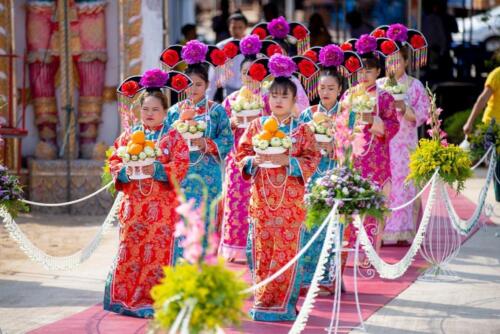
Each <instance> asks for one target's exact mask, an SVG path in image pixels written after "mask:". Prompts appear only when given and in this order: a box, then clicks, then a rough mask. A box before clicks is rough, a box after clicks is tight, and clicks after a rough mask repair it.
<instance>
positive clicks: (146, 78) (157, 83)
mask: <svg viewBox="0 0 500 334" xmlns="http://www.w3.org/2000/svg"><path fill="white" fill-rule="evenodd" d="M167 80H168V73H167V72H164V71H162V70H160V69H159V68H153V69H151V70H147V71H146V72H144V74H143V75H142V77H141V81H140V82H139V83H140V84H141V86H143V87H146V88H161V87H164V86H165V84H166V83H167Z"/></svg>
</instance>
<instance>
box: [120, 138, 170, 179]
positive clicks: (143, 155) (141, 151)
mask: <svg viewBox="0 0 500 334" xmlns="http://www.w3.org/2000/svg"><path fill="white" fill-rule="evenodd" d="M116 154H117V155H118V156H119V157H120V158H122V161H123V163H124V164H125V166H127V167H131V168H132V175H130V176H129V178H130V179H131V180H142V179H147V178H150V177H151V176H150V175H146V174H144V173H143V171H142V168H143V167H145V166H149V165H152V164H153V163H154V162H155V160H156V158H157V157H159V156H161V150H160V149H159V148H158V147H156V145H155V142H153V141H151V140H146V135H145V134H144V131H141V130H136V131H134V132H133V133H132V135H131V136H130V140H129V141H128V143H127V146H120V147H118V149H117V150H116Z"/></svg>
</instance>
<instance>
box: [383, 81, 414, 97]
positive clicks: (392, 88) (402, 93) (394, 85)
mask: <svg viewBox="0 0 500 334" xmlns="http://www.w3.org/2000/svg"><path fill="white" fill-rule="evenodd" d="M382 89H384V90H385V91H387V92H389V93H390V94H391V95H392V97H393V98H394V100H395V101H403V100H404V99H405V98H406V91H407V90H408V87H407V86H406V85H404V84H400V83H398V82H397V80H396V79H395V77H393V76H390V77H389V78H388V79H387V80H386V82H385V84H384V86H383V87H382Z"/></svg>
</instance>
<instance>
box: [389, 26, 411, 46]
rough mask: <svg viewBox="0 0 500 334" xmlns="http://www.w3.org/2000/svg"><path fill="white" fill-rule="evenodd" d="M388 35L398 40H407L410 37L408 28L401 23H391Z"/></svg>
mask: <svg viewBox="0 0 500 334" xmlns="http://www.w3.org/2000/svg"><path fill="white" fill-rule="evenodd" d="M387 37H389V38H390V39H392V40H394V41H396V42H405V41H406V40H407V39H408V28H406V27H405V26H404V25H403V24H401V23H395V24H391V25H390V26H389V29H388V30H387Z"/></svg>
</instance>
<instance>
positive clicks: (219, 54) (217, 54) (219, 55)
mask: <svg viewBox="0 0 500 334" xmlns="http://www.w3.org/2000/svg"><path fill="white" fill-rule="evenodd" d="M226 59H227V58H226V54H225V53H224V51H222V50H219V49H215V50H213V51H212V53H210V60H211V61H212V63H213V64H214V65H215V66H221V65H224V64H225V63H226Z"/></svg>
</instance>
